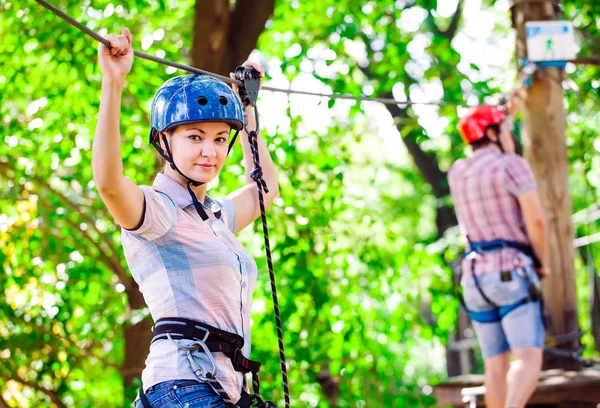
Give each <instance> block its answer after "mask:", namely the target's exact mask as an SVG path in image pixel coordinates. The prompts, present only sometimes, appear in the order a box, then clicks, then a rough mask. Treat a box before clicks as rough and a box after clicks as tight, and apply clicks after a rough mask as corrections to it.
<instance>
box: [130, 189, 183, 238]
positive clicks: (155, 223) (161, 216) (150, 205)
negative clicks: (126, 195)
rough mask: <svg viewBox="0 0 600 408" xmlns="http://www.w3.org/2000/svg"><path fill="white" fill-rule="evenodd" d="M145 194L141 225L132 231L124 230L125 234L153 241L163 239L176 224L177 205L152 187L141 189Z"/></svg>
mask: <svg viewBox="0 0 600 408" xmlns="http://www.w3.org/2000/svg"><path fill="white" fill-rule="evenodd" d="M140 188H141V189H142V192H143V193H144V215H143V219H142V222H141V224H140V225H139V226H138V227H137V228H135V229H132V230H128V229H125V228H123V233H124V234H129V235H133V236H137V237H142V238H145V239H147V240H148V241H153V240H155V239H158V238H160V237H162V236H163V235H164V234H165V233H166V232H167V231H169V229H171V227H173V225H174V224H175V217H176V207H175V203H174V202H173V201H172V200H171V199H170V198H169V197H168V196H167V195H165V194H163V193H161V192H159V191H156V190H154V189H153V188H152V187H147V186H142V187H140Z"/></svg>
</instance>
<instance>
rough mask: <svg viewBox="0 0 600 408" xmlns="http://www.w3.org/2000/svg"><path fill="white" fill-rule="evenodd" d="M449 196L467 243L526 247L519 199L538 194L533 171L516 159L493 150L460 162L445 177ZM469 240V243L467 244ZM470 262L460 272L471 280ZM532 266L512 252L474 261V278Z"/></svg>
mask: <svg viewBox="0 0 600 408" xmlns="http://www.w3.org/2000/svg"><path fill="white" fill-rule="evenodd" d="M448 182H449V183H450V192H451V194H452V200H453V201H454V208H455V211H456V216H457V218H458V223H459V225H460V230H461V234H462V235H463V236H464V237H465V240H466V241H467V243H468V240H470V241H471V242H483V241H493V240H496V239H501V240H507V241H518V242H521V243H524V244H529V238H528V236H527V232H526V229H525V223H524V220H523V215H522V214H521V209H520V207H519V203H518V201H517V196H518V195H519V194H521V193H523V192H525V191H528V190H532V189H535V188H537V187H536V184H535V179H534V177H533V173H532V172H531V168H530V167H529V165H528V164H527V162H526V161H525V160H524V159H523V158H522V157H520V156H518V155H516V154H504V153H502V152H500V151H498V150H496V149H494V148H492V147H484V148H481V149H478V150H476V151H475V153H474V155H473V156H472V157H471V158H468V159H461V160H458V161H457V162H456V163H454V165H453V166H452V168H451V169H450V171H449V172H448ZM467 237H468V240H467ZM472 262H473V261H472V260H471V259H464V260H463V262H462V265H461V266H462V271H463V273H464V274H465V275H469V274H471V271H472V269H471V268H472ZM530 264H531V260H530V259H529V258H528V257H527V256H525V255H524V254H522V253H521V252H519V251H518V250H516V249H512V248H502V249H500V250H497V251H493V252H487V253H485V254H483V255H481V256H478V257H476V262H475V273H476V274H483V273H490V272H500V271H504V270H510V269H515V268H519V267H522V266H526V265H530Z"/></svg>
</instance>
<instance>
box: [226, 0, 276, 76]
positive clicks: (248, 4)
mask: <svg viewBox="0 0 600 408" xmlns="http://www.w3.org/2000/svg"><path fill="white" fill-rule="evenodd" d="M274 8H275V0H238V1H237V3H236V6H235V10H233V12H232V13H231V23H230V25H229V27H230V29H229V35H228V38H227V47H228V49H229V50H230V52H229V53H228V56H229V66H230V67H231V68H232V69H233V68H235V66H237V65H239V64H241V63H242V62H244V61H245V60H246V58H248V56H249V55H250V53H251V52H252V50H253V49H254V48H256V43H257V42H258V38H259V37H260V35H261V34H262V32H263V31H264V30H265V24H266V22H267V20H268V19H269V17H271V15H273V10H274ZM238 28H239V29H238Z"/></svg>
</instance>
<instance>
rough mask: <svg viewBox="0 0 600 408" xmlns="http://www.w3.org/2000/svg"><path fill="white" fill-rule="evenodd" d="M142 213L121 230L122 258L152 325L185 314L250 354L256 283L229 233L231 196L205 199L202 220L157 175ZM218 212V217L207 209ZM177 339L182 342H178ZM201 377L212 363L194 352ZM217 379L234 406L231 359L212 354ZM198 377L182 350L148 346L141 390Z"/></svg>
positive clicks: (237, 387)
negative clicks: (232, 337)
mask: <svg viewBox="0 0 600 408" xmlns="http://www.w3.org/2000/svg"><path fill="white" fill-rule="evenodd" d="M142 191H143V192H144V197H145V199H146V210H145V214H144V219H143V222H142V225H141V226H140V227H139V228H138V229H136V230H135V231H128V230H125V229H123V234H122V242H123V249H124V252H125V257H126V259H127V263H128V265H129V268H130V269H131V273H132V275H133V278H134V279H135V281H136V282H137V283H138V285H139V287H140V291H141V292H142V294H143V295H144V299H145V301H146V304H147V305H148V308H149V309H150V314H151V315H152V318H153V319H154V321H156V320H158V319H160V318H163V317H183V318H187V319H193V320H198V321H202V322H204V323H207V324H210V325H212V326H215V327H218V328H219V329H222V330H227V331H229V332H233V333H237V334H239V335H241V336H242V337H243V338H244V341H245V344H244V348H243V349H242V351H243V354H244V356H246V357H249V356H250V325H251V322H250V302H251V298H252V291H253V289H254V284H255V282H256V276H257V267H256V263H255V261H254V259H253V258H252V257H251V256H250V254H249V253H248V252H247V251H246V250H245V249H244V247H243V246H242V245H241V243H240V242H239V241H238V239H237V238H236V237H235V236H234V234H233V231H235V206H234V204H233V202H232V201H231V200H229V199H223V200H220V201H215V200H212V199H211V198H210V197H208V196H206V199H205V201H204V205H205V207H206V208H207V209H208V210H210V211H206V212H207V214H208V216H209V219H208V220H207V221H202V219H201V218H200V216H199V215H198V213H197V211H196V209H195V208H194V205H193V204H192V198H191V196H190V194H189V192H188V191H187V189H186V188H184V187H183V186H181V185H180V184H179V183H177V182H176V181H175V180H173V179H171V178H170V177H168V176H166V175H164V174H159V175H158V176H157V177H156V180H155V181H154V185H153V186H152V187H147V186H143V187H142ZM219 209H220V210H221V218H220V219H217V218H216V217H215V216H214V214H213V212H217V210H219ZM182 342H183V340H182ZM194 358H195V360H196V361H197V362H198V363H199V364H200V366H201V367H203V369H205V370H204V372H206V371H207V370H209V369H210V363H209V360H208V358H207V356H206V355H205V354H204V353H199V352H198V353H194ZM215 358H216V361H217V379H218V380H219V382H220V383H221V385H223V387H224V388H225V390H226V392H227V394H228V395H229V396H230V398H231V399H232V401H237V400H238V399H239V397H240V393H241V390H242V387H244V386H245V384H244V377H243V375H242V374H241V373H239V372H237V371H235V370H234V369H233V366H232V364H231V361H230V360H229V358H227V357H226V356H225V355H224V354H222V353H216V354H215ZM177 379H178V380H186V379H192V380H193V379H197V377H196V376H195V374H194V372H193V371H192V369H191V366H190V363H189V362H188V360H187V358H186V355H185V352H182V351H181V350H178V349H177V347H176V346H175V345H174V344H173V343H172V342H171V341H169V340H157V341H156V342H154V343H153V344H152V345H151V346H150V354H149V355H148V358H147V360H146V368H145V369H144V371H143V373H142V382H143V384H144V390H146V389H147V388H148V387H150V386H152V385H154V384H157V383H160V382H163V381H168V380H177Z"/></svg>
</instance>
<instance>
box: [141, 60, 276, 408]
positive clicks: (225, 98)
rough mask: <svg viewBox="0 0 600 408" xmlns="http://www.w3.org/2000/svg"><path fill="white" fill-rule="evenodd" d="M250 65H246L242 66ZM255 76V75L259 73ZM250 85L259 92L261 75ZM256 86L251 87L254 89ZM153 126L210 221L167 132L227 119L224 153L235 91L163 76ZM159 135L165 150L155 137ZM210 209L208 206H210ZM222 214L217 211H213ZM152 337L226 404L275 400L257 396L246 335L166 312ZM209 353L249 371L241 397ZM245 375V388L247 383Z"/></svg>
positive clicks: (240, 121)
mask: <svg viewBox="0 0 600 408" xmlns="http://www.w3.org/2000/svg"><path fill="white" fill-rule="evenodd" d="M243 68H244V69H250V68H249V67H243ZM256 78H259V77H258V76H257V77H256ZM256 82H257V84H254V83H253V84H252V86H253V87H255V88H256V92H258V87H259V80H257V81H256ZM245 91H246V90H245V89H244V88H243V87H240V94H241V95H244V94H245ZM252 91H254V89H252ZM151 122H152V130H151V132H150V144H151V145H152V146H154V148H155V149H156V150H157V151H158V153H159V154H160V155H161V156H162V157H163V158H164V159H165V160H166V161H167V163H169V165H170V166H171V168H172V169H174V170H176V171H177V172H178V173H179V174H181V176H183V177H184V178H185V179H186V180H188V183H187V189H188V191H189V193H190V196H191V197H192V202H193V204H194V207H195V209H196V211H197V212H198V214H199V215H200V217H201V218H202V220H203V221H206V220H208V218H209V217H208V215H207V213H206V210H205V207H204V206H203V204H202V203H200V202H199V201H198V199H197V198H196V194H194V192H193V190H192V186H199V185H202V184H204V183H203V182H199V181H196V180H193V179H191V178H190V177H188V176H186V175H185V174H184V173H183V172H181V170H179V168H178V167H177V165H176V164H175V161H174V158H173V155H172V152H171V149H170V146H169V143H168V140H167V137H166V135H165V132H166V131H168V130H170V129H172V128H174V127H175V126H177V125H180V124H184V123H190V122H226V123H229V124H230V125H231V127H232V129H234V130H235V134H234V136H233V138H232V140H231V142H230V143H229V149H228V152H227V153H228V154H229V152H230V151H231V148H232V147H233V145H234V143H235V140H236V138H237V136H238V134H239V132H240V130H242V129H243V128H244V122H245V118H244V112H243V108H242V106H241V104H240V102H239V101H238V99H237V96H236V95H235V93H234V92H233V90H232V89H231V88H230V87H229V86H227V85H226V84H225V83H224V82H222V81H219V80H217V79H214V78H212V77H209V76H200V75H184V76H179V77H175V78H172V79H170V80H168V81H166V82H165V83H164V84H163V85H162V86H161V87H160V89H159V90H158V91H157V93H156V95H155V97H154V101H153V103H152V115H151ZM160 136H162V142H163V144H164V146H165V149H163V148H162V147H161V145H160V140H159V137H160ZM209 211H210V210H209ZM214 215H215V217H217V218H220V216H221V213H220V211H216V212H215V213H214ZM153 332H154V336H153V338H152V343H154V342H155V341H165V340H166V341H171V342H173V344H174V345H175V346H177V348H179V349H182V350H185V351H186V354H187V359H188V361H189V363H190V365H191V368H192V370H193V371H194V373H195V374H196V376H197V377H198V381H199V382H202V383H208V384H209V385H210V386H211V387H212V388H213V389H214V390H215V392H217V393H218V394H219V395H220V396H221V398H222V399H223V401H224V402H225V404H226V405H227V407H238V408H247V407H251V406H252V407H261V408H271V407H276V405H275V404H274V403H273V402H271V401H264V400H263V399H262V397H261V396H260V383H259V379H258V371H259V369H260V366H261V363H259V362H257V361H252V360H249V359H248V358H246V357H245V356H244V355H243V354H242V347H243V346H244V339H243V337H241V336H240V335H238V334H236V333H231V332H227V331H224V330H221V329H219V328H216V327H213V326H211V325H208V324H206V323H203V322H199V321H195V320H190V319H183V318H178V317H166V318H162V319H159V320H158V321H156V323H155V325H154V327H153ZM179 340H189V341H191V343H189V345H183V344H180V343H179ZM193 352H201V353H206V355H207V356H208V359H209V361H210V362H211V365H212V367H211V370H209V371H206V372H205V370H203V369H202V367H200V365H199V364H198V363H197V362H196V361H195V360H194V356H193ZM211 353H223V354H224V355H225V356H227V357H228V358H229V359H230V360H231V363H232V365H233V368H234V369H235V370H236V371H238V372H241V373H243V374H244V375H245V374H247V373H251V375H252V388H253V394H249V393H248V392H246V390H245V389H242V390H241V398H240V399H239V400H238V401H231V399H230V398H229V396H228V394H227V393H226V392H225V389H224V388H223V386H222V385H221V384H220V383H219V381H218V380H217V379H216V371H217V365H216V361H215V359H214V357H213V355H212V354H211ZM245 379H246V378H245V376H244V388H245V383H246V382H245ZM139 397H140V401H141V402H142V405H143V406H144V408H151V405H150V403H149V401H148V398H147V397H146V396H145V394H144V388H143V385H142V387H141V388H140V392H139Z"/></svg>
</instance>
